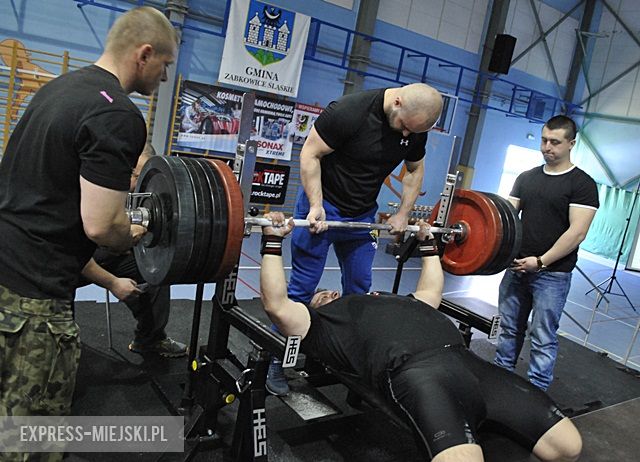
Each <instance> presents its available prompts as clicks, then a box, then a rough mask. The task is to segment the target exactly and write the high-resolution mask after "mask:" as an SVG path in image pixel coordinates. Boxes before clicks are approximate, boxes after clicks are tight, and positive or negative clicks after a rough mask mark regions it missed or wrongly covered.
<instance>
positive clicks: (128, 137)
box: [0, 7, 178, 460]
mask: <svg viewBox="0 0 640 462" xmlns="http://www.w3.org/2000/svg"><path fill="white" fill-rule="evenodd" d="M177 44H178V42H177V35H176V32H175V30H174V28H173V26H172V25H171V23H170V22H169V21H168V20H167V18H166V17H165V16H164V15H163V14H162V13H161V12H160V11H158V10H156V9H154V8H150V7H142V8H136V9H132V10H130V11H129V12H127V13H125V14H123V15H122V16H120V17H119V18H118V19H117V20H116V21H115V23H114V25H113V27H112V28H111V30H110V31H109V34H108V36H107V40H106V44H105V50H104V53H103V54H102V55H101V56H100V58H99V59H98V60H97V61H96V62H95V64H94V65H91V66H88V67H85V68H82V69H79V70H77V71H74V72H69V73H67V74H64V75H62V76H60V77H58V78H56V79H54V80H52V81H51V82H49V83H47V84H46V85H45V86H43V87H42V88H41V89H40V90H39V91H38V92H37V93H36V95H35V96H34V97H33V99H32V101H31V102H30V104H29V106H28V107H27V109H26V111H25V113H24V115H23V116H22V118H21V119H20V121H19V122H18V124H17V125H16V127H15V129H14V131H13V133H12V134H11V137H10V138H9V142H8V144H7V148H6V151H5V153H4V157H3V159H2V163H0V236H2V238H1V239H0V358H1V360H0V383H1V384H2V385H1V386H0V415H66V414H68V413H69V411H70V408H71V397H72V395H73V389H74V387H75V376H76V371H77V365H78V360H79V355H80V350H79V338H78V327H77V325H76V324H75V322H74V320H73V316H72V311H71V303H72V300H73V298H74V293H75V289H76V287H77V286H78V281H79V277H80V272H81V270H82V269H83V267H84V266H85V264H86V263H87V262H88V261H89V259H90V258H91V255H92V254H93V252H94V250H95V248H96V245H97V244H99V245H102V246H105V247H110V248H113V249H115V250H116V251H124V250H127V249H129V248H131V247H132V245H133V244H135V242H137V240H138V239H140V237H141V236H142V235H143V234H144V233H145V232H146V230H145V229H144V228H142V227H140V226H132V225H131V224H130V222H129V219H128V217H127V215H126V213H125V200H126V196H127V192H128V190H129V181H130V178H131V172H132V169H133V168H134V167H135V165H136V161H137V159H138V156H139V155H140V152H141V151H142V148H143V146H144V143H145V140H146V138H147V133H146V123H145V120H144V118H143V116H142V114H141V113H140V110H139V109H138V108H137V107H136V106H135V105H134V104H133V102H132V101H131V100H130V99H129V97H128V94H129V93H131V92H133V91H137V92H139V93H142V94H145V95H149V94H151V93H152V92H153V91H154V90H155V89H156V88H157V87H158V85H159V84H160V82H161V81H164V80H166V68H167V66H169V65H170V64H171V63H172V62H173V61H174V60H175V56H176V53H177ZM20 460H24V459H20Z"/></svg>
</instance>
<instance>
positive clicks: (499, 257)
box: [479, 192, 513, 275]
mask: <svg viewBox="0 0 640 462" xmlns="http://www.w3.org/2000/svg"><path fill="white" fill-rule="evenodd" d="M482 194H484V195H485V196H486V197H487V198H488V199H489V200H490V201H491V202H493V204H494V205H495V207H496V209H498V212H499V213H500V220H501V221H502V229H503V231H502V242H501V243H500V247H499V248H498V252H497V253H496V255H495V257H494V258H493V260H491V262H490V263H489V264H488V265H486V266H485V267H484V268H483V269H482V271H480V273H479V274H485V275H488V274H496V273H499V272H500V271H502V270H503V269H504V268H505V266H504V265H505V261H506V258H508V256H509V254H510V253H511V247H510V246H511V245H512V244H513V235H512V232H511V228H510V226H509V218H508V216H507V215H508V211H507V210H506V209H505V207H504V203H503V202H502V201H500V200H499V198H500V196H497V195H496V194H493V193H487V192H483V193H482ZM507 266H508V265H507Z"/></svg>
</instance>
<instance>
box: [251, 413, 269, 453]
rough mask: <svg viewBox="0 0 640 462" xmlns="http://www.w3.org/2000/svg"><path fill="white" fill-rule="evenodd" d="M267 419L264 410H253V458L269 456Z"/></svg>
mask: <svg viewBox="0 0 640 462" xmlns="http://www.w3.org/2000/svg"><path fill="white" fill-rule="evenodd" d="M266 423H267V418H266V417H265V411H264V408H262V409H254V410H253V456H254V457H260V456H266V455H267V425H266Z"/></svg>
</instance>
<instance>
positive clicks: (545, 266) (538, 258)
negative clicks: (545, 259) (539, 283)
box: [536, 257, 547, 272]
mask: <svg viewBox="0 0 640 462" xmlns="http://www.w3.org/2000/svg"><path fill="white" fill-rule="evenodd" d="M536 263H538V272H540V271H542V270H543V269H546V268H547V265H545V264H544V263H542V258H540V257H536Z"/></svg>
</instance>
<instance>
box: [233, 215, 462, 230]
mask: <svg viewBox="0 0 640 462" xmlns="http://www.w3.org/2000/svg"><path fill="white" fill-rule="evenodd" d="M244 222H245V224H247V225H252V226H272V223H271V220H269V219H267V218H249V217H247V218H245V219H244ZM293 223H294V224H295V225H296V226H298V227H302V228H308V227H309V226H311V224H310V223H309V220H299V219H294V220H293ZM324 223H326V224H327V225H328V227H329V228H330V229H331V228H348V229H377V230H380V231H391V228H392V226H391V225H388V224H386V223H366V222H360V221H325V222H324ZM407 231H409V232H412V233H417V232H418V231H420V227H419V226H418V225H408V226H407ZM430 231H431V232H432V233H433V234H450V233H455V234H461V233H462V232H463V230H462V229H461V228H442V227H438V226H432V227H431V229H430Z"/></svg>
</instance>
